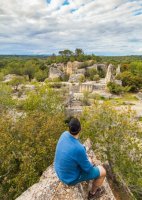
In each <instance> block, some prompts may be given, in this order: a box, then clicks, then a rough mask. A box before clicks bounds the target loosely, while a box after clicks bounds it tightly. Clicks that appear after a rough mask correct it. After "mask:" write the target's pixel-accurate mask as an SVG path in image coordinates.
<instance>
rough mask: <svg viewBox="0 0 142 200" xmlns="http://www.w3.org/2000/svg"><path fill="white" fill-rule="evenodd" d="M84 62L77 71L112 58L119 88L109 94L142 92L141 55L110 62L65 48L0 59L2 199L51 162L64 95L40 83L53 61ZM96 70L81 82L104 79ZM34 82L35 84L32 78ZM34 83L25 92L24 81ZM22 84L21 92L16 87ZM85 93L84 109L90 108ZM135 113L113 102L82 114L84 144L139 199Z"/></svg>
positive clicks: (141, 171) (141, 148) (141, 147)
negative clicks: (118, 69) (87, 143)
mask: <svg viewBox="0 0 142 200" xmlns="http://www.w3.org/2000/svg"><path fill="white" fill-rule="evenodd" d="M74 60H78V61H83V64H82V65H81V68H82V69H83V68H86V67H87V66H88V65H90V64H89V62H88V60H91V64H94V63H99V62H106V63H109V62H110V60H113V61H115V60H116V62H112V63H113V64H114V65H115V66H117V63H121V66H122V67H121V74H119V75H118V77H117V78H118V79H120V80H121V81H122V86H120V85H117V84H116V83H109V85H108V87H109V88H110V90H111V92H112V93H116V94H118V93H119V94H121V93H124V92H128V91H131V92H137V91H140V90H141V89H142V60H141V57H123V58H120V57H119V58H110V57H109V58H108V57H97V56H95V55H85V54H84V52H83V51H82V50H81V49H76V50H75V52H72V51H70V50H64V51H61V52H59V55H52V56H49V57H17V56H13V57H12V56H9V57H5V56H3V57H0V157H1V161H0V163H1V165H0V199H4V200H12V199H15V198H16V197H17V196H18V195H20V194H21V193H22V192H23V191H24V190H26V189H27V188H28V187H29V186H30V185H32V184H33V183H35V182H36V181H38V179H39V177H40V176H41V174H42V172H43V171H44V170H45V169H46V168H47V166H49V165H50V164H51V163H52V162H53V158H54V152H55V147H56V143H57V141H58V138H59V136H60V134H61V133H62V131H64V130H65V129H66V128H67V127H66V125H65V123H64V120H65V116H64V103H63V101H65V91H64V90H63V91H62V89H60V92H59V90H58V89H59V88H60V87H61V85H60V83H58V82H57V83H55V84H52V85H50V84H49V83H48V81H45V82H44V83H38V82H43V81H44V80H45V79H46V78H47V77H48V73H49V66H50V65H51V64H53V63H55V62H56V63H59V62H64V63H66V62H68V61H74ZM7 74H16V75H18V76H17V77H16V78H14V79H13V80H11V81H10V82H8V83H4V82H2V81H3V77H4V76H5V75H7ZM104 75H105V74H104V73H103V72H102V71H101V70H100V71H99V72H97V71H96V70H94V69H93V70H92V69H89V70H88V71H87V72H86V74H85V76H82V78H81V80H80V82H84V81H85V80H86V79H87V80H95V81H99V79H100V78H103V77H104ZM35 78H36V80H37V81H38V82H34V81H33V79H35ZM31 81H33V82H32V84H33V85H34V89H33V90H31V91H27V90H26V88H25V83H27V84H30V82H31ZM21 84H22V89H19V88H20V85H21ZM21 92H22V93H24V94H26V95H27V98H25V99H21V100H17V99H15V100H14V99H13V98H12V96H13V95H14V94H17V93H18V97H20V96H21ZM87 98H88V93H86V94H85V95H84V99H83V101H84V105H88V101H87ZM135 119H136V117H135V114H134V113H133V112H132V111H130V110H129V109H127V110H124V111H123V112H118V111H116V110H115V109H114V107H113V105H111V104H102V105H101V106H100V105H98V104H96V102H95V105H94V107H93V108H91V110H90V109H87V110H85V111H84V113H83V115H82V116H81V121H82V125H83V128H82V135H81V137H82V141H84V140H85V139H86V138H87V137H90V138H91V140H92V141H93V147H94V151H95V153H96V154H97V156H98V157H99V158H101V159H102V160H103V161H105V160H108V161H109V164H110V166H111V168H112V171H113V172H114V173H115V174H118V175H119V176H117V178H118V179H120V180H118V181H120V182H121V180H122V179H123V180H124V181H125V183H126V185H127V186H128V187H129V189H130V190H131V191H132V192H133V194H134V195H135V197H136V199H138V200H140V198H141V195H142V180H141V177H142V167H141V166H142V155H141V152H142V144H141V140H142V133H141V130H140V129H139V125H138V123H137V122H136V120H135Z"/></svg>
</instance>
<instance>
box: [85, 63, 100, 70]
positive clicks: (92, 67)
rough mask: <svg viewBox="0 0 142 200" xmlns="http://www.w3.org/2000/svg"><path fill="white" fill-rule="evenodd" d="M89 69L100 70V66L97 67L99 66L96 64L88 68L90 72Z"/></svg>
mask: <svg viewBox="0 0 142 200" xmlns="http://www.w3.org/2000/svg"><path fill="white" fill-rule="evenodd" d="M89 69H95V70H98V66H97V64H94V65H92V66H89V67H87V70H89Z"/></svg>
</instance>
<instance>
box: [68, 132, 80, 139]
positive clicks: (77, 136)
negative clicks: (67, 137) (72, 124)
mask: <svg viewBox="0 0 142 200" xmlns="http://www.w3.org/2000/svg"><path fill="white" fill-rule="evenodd" d="M70 134H71V133H70ZM71 135H72V134H71ZM72 136H73V137H74V138H76V139H78V138H79V133H78V134H77V135H72Z"/></svg>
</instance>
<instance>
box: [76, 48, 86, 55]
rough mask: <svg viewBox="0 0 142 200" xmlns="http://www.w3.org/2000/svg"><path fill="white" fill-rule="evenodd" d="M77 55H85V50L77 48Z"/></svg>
mask: <svg viewBox="0 0 142 200" xmlns="http://www.w3.org/2000/svg"><path fill="white" fill-rule="evenodd" d="M75 55H76V56H80V55H84V51H83V50H82V49H75Z"/></svg>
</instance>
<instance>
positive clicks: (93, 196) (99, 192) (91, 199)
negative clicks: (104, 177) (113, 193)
mask: <svg viewBox="0 0 142 200" xmlns="http://www.w3.org/2000/svg"><path fill="white" fill-rule="evenodd" d="M104 193H105V188H104V187H103V186H102V187H99V188H98V189H97V191H96V192H95V194H91V193H90V192H89V194H88V200H95V199H98V198H100V197H101V196H103V194H104Z"/></svg>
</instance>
